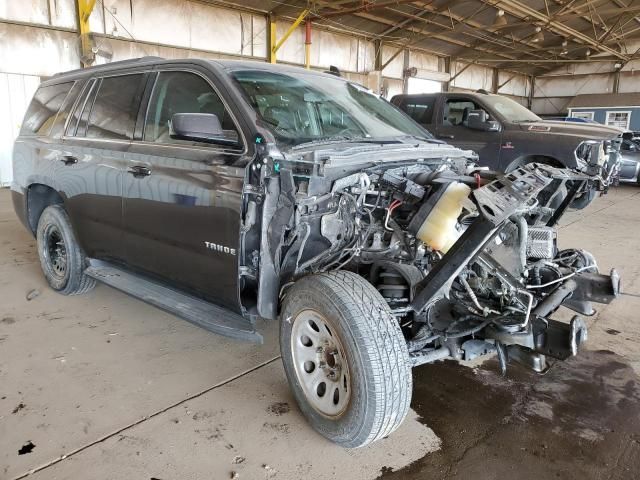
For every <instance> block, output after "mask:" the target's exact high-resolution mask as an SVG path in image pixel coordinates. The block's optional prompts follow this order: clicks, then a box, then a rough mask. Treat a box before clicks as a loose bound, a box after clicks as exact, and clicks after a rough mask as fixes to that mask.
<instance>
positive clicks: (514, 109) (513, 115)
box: [482, 95, 541, 123]
mask: <svg viewBox="0 0 640 480" xmlns="http://www.w3.org/2000/svg"><path fill="white" fill-rule="evenodd" d="M482 101H483V102H485V103H486V104H487V105H488V106H489V107H490V108H491V109H492V110H495V111H497V112H498V113H499V114H500V115H502V116H503V117H504V119H505V120H507V121H509V122H513V123H520V122H539V121H540V120H541V118H540V117H539V116H537V115H536V114H535V113H533V112H532V111H531V110H529V109H527V108H526V107H523V106H522V105H520V104H519V103H518V102H516V101H514V100H511V99H510V98H507V97H502V96H500V95H486V96H483V97H482Z"/></svg>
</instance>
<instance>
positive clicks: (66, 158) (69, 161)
mask: <svg viewBox="0 0 640 480" xmlns="http://www.w3.org/2000/svg"><path fill="white" fill-rule="evenodd" d="M58 160H60V161H61V162H62V163H64V164H65V165H73V164H74V163H78V159H77V157H74V156H73V155H63V156H61V157H60V158H59V159H58Z"/></svg>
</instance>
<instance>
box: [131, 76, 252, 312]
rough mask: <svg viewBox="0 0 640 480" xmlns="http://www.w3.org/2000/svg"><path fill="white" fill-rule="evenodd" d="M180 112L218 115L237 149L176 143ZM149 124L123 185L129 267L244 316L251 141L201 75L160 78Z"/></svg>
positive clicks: (133, 149) (154, 90)
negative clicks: (242, 232) (244, 209)
mask: <svg viewBox="0 0 640 480" xmlns="http://www.w3.org/2000/svg"><path fill="white" fill-rule="evenodd" d="M176 113H214V114H216V115H217V116H218V118H219V119H220V121H221V123H222V127H223V128H224V129H225V134H226V135H227V137H229V138H237V140H238V147H229V146H222V145H212V144H206V143H196V142H187V141H183V140H174V139H172V138H170V136H169V122H170V120H171V117H172V115H174V114H176ZM143 123H144V126H143V127H142V128H141V129H140V141H136V142H134V143H133V144H132V146H131V148H130V150H129V155H128V159H127V166H126V169H125V172H126V173H125V174H124V180H123V189H124V190H123V197H124V231H125V249H126V261H127V264H128V265H129V266H131V267H133V268H134V269H138V270H142V271H144V272H146V273H149V274H151V275H153V276H155V277H158V278H160V279H163V280H166V281H168V282H170V283H171V284H173V285H177V286H179V287H181V288H183V289H185V290H188V291H191V292H193V293H194V294H196V295H198V296H201V297H203V298H206V299H208V300H211V301H214V302H216V303H218V304H221V305H224V306H226V307H228V308H231V309H234V310H237V309H238V306H239V302H238V256H237V254H238V252H237V249H238V242H239V229H240V212H241V202H242V189H243V183H244V175H245V168H244V164H245V163H246V155H245V153H244V145H246V142H243V140H242V136H241V134H240V132H239V130H238V128H237V127H236V124H235V123H234V121H233V119H232V117H231V115H230V114H229V111H228V110H227V109H226V107H225V104H224V103H223V101H222V100H221V98H220V96H219V95H218V93H217V92H216V90H215V89H214V88H213V86H212V83H211V82H210V80H208V79H207V78H206V77H205V76H204V75H202V74H200V73H198V72H195V71H179V70H167V71H161V72H159V73H157V77H156V78H155V81H154V85H153V87H152V91H151V95H150V99H149V102H148V107H147V111H146V115H145V121H144V122H143Z"/></svg>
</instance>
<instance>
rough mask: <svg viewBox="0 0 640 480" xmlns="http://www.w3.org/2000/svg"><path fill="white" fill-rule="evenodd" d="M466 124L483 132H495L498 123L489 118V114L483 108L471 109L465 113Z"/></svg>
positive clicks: (498, 127) (497, 129) (497, 128)
mask: <svg viewBox="0 0 640 480" xmlns="http://www.w3.org/2000/svg"><path fill="white" fill-rule="evenodd" d="M466 125H467V127H468V128H471V129H473V130H481V131H483V132H497V131H499V130H500V124H499V123H498V122H496V121H494V120H489V114H488V113H487V112H485V111H484V110H471V111H470V112H469V114H468V115H467V121H466Z"/></svg>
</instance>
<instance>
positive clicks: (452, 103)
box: [442, 99, 478, 127]
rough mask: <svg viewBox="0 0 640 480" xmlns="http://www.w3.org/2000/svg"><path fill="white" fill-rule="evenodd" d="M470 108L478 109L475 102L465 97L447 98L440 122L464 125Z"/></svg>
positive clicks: (456, 125)
mask: <svg viewBox="0 0 640 480" xmlns="http://www.w3.org/2000/svg"><path fill="white" fill-rule="evenodd" d="M471 110H478V106H477V105H476V103H475V102H473V101H471V100H467V99H449V100H447V103H445V105H444V117H443V119H442V123H443V124H444V125H450V126H453V127H458V126H460V127H462V126H466V123H467V118H468V117H469V112H470V111H471Z"/></svg>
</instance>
